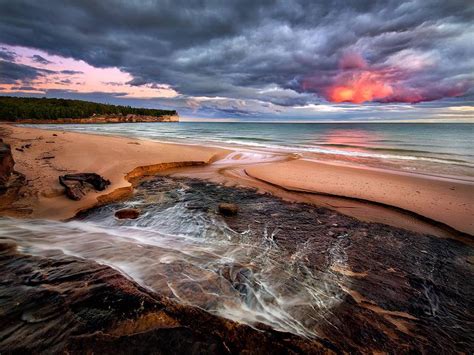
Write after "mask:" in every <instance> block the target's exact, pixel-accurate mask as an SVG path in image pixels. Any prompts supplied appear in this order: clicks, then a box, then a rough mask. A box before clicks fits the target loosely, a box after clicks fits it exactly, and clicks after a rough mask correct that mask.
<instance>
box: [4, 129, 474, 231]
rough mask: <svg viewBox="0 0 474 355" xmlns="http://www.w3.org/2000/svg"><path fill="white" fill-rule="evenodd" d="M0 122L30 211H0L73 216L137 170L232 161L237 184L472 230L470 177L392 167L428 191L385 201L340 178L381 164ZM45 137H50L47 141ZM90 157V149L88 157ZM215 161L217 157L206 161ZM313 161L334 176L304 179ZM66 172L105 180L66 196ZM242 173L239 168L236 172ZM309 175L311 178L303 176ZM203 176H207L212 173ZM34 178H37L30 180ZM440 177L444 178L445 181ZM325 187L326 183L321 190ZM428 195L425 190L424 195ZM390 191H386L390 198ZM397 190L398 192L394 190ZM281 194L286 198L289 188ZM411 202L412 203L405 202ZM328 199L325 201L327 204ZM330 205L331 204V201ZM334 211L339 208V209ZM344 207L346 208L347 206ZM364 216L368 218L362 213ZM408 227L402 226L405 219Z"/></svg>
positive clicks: (219, 169) (379, 177) (118, 189)
mask: <svg viewBox="0 0 474 355" xmlns="http://www.w3.org/2000/svg"><path fill="white" fill-rule="evenodd" d="M0 129H2V130H3V131H7V132H8V131H10V132H9V133H7V134H6V137H5V140H6V142H7V143H10V144H11V145H12V152H13V154H14V159H15V162H16V164H15V170H17V171H19V172H20V173H22V174H24V175H25V176H26V179H27V181H28V184H27V187H26V196H24V197H21V198H20V200H19V201H17V202H16V206H18V205H29V208H31V209H32V212H31V213H29V214H25V215H21V214H20V215H18V214H17V215H15V213H12V212H14V209H15V206H13V209H12V208H10V209H6V210H5V209H3V211H0V214H2V215H9V216H13V217H23V218H45V219H57V220H66V219H69V218H72V217H74V216H75V215H77V213H79V212H81V211H84V210H87V209H89V208H92V207H95V206H97V205H100V204H105V203H109V202H112V201H114V200H116V199H121V198H124V197H126V196H129V195H130V194H131V193H132V191H133V181H132V180H134V179H138V178H140V177H142V176H145V175H152V174H157V173H163V171H165V170H166V172H168V171H174V172H178V174H179V171H180V170H181V173H182V174H185V175H186V174H187V176H190V177H193V175H197V176H198V177H199V173H198V171H199V170H203V171H206V170H207V171H208V172H207V174H208V176H207V177H208V178H209V177H210V175H212V174H214V173H215V174H221V175H225V173H226V171H232V169H233V168H234V170H235V171H237V168H236V167H238V168H239V169H240V170H239V172H238V173H235V171H234V176H233V178H234V180H235V181H236V182H237V184H239V185H242V186H247V187H257V188H258V184H256V182H255V181H253V182H252V181H250V182H249V181H246V180H248V179H249V178H250V179H254V180H260V181H263V182H265V183H268V184H272V185H274V186H275V189H280V190H288V191H290V192H295V193H296V194H301V195H303V194H322V195H325V194H327V195H330V196H333V197H334V198H345V199H354V200H364V201H368V202H372V203H375V204H377V203H379V204H383V205H387V206H388V207H394V208H395V209H396V208H399V209H402V210H404V211H407V212H409V213H414V214H415V215H419V216H421V217H426V218H427V219H429V220H432V221H434V222H439V223H441V224H444V225H446V226H448V227H451V228H453V229H454V230H456V231H459V232H460V233H461V234H468V235H473V234H474V226H473V223H472V222H471V223H469V222H468V221H469V220H470V219H473V218H471V217H474V213H473V211H472V207H470V206H469V205H468V206H464V207H462V204H463V201H464V202H465V200H466V199H469V198H470V197H469V196H472V195H473V194H474V184H472V183H470V182H469V181H464V180H458V179H456V180H454V179H447V178H443V177H438V176H436V177H433V176H431V175H423V174H413V173H407V172H400V174H398V175H402V174H403V176H404V178H402V179H401V180H400V181H396V182H397V184H398V185H397V186H395V191H397V188H399V189H400V188H401V189H403V188H405V187H406V185H407V183H408V184H409V185H410V186H412V187H413V186H415V187H416V188H417V190H415V191H420V193H422V194H423V195H426V196H428V199H426V196H425V200H423V201H421V202H420V201H418V200H419V198H417V196H408V197H405V199H406V201H405V203H403V204H402V205H400V204H399V203H397V201H395V202H394V201H392V200H390V201H389V203H387V201H386V200H384V199H383V198H381V196H379V195H377V196H369V195H370V194H368V192H367V191H365V192H361V191H362V190H361V189H360V188H359V190H360V191H358V193H359V195H357V194H356V193H354V191H356V190H357V186H353V187H352V193H347V186H348V184H349V183H350V180H351V179H353V178H354V176H356V177H357V176H358V174H354V169H356V170H357V169H358V170H357V172H358V173H359V175H360V171H362V172H363V173H362V175H364V174H365V175H367V176H368V177H369V178H370V179H369V180H370V183H369V182H367V184H369V187H376V186H381V185H383V184H385V183H387V181H388V180H390V179H391V180H393V175H394V174H395V172H393V171H391V170H388V169H387V170H386V169H377V170H378V171H377V172H376V173H374V172H373V170H375V169H372V168H355V167H351V166H350V165H349V164H347V165H346V164H340V165H337V164H331V163H328V162H316V161H311V162H309V161H306V160H304V159H297V158H295V157H294V156H290V155H289V154H286V155H285V154H280V155H279V156H280V158H278V159H274V160H271V159H270V161H263V162H258V161H254V162H252V161H250V162H248V161H245V159H243V158H242V157H239V156H238V152H237V151H233V150H232V149H231V148H229V149H225V148H222V147H216V146H202V145H201V146H199V145H194V144H192V145H184V144H176V143H163V142H157V141H151V140H146V139H137V138H126V137H123V136H120V137H117V136H113V135H96V134H90V133H76V132H69V131H53V130H44V129H41V128H30V127H27V128H25V127H18V126H15V125H2V124H0ZM41 137H42V138H41ZM53 141H54V143H51V142H53ZM26 142H31V143H32V144H33V146H32V147H31V148H30V149H29V150H25V151H24V152H19V151H17V150H16V148H18V146H19V145H21V144H24V143H26ZM257 152H258V151H257ZM45 153H48V154H50V156H54V157H53V158H51V159H40V158H41V155H42V154H43V156H44V154H45ZM81 153H82V154H81ZM231 153H234V157H233V158H231V159H229V162H228V165H225V164H224V163H221V162H223V161H224V160H223V159H224V158H225V157H226V156H230V155H229V154H231ZM118 156H120V157H121V160H120V161H118V160H117V158H116V157H118ZM275 156H277V153H275ZM90 157H93V158H92V160H93V161H92V162H91V161H90V160H91V159H90ZM232 160H233V161H232ZM216 161H217V164H212V163H213V162H216ZM104 162H106V163H104ZM220 163H221V164H220ZM219 164H220V165H219ZM196 165H201V168H194V167H193V168H190V166H196ZM214 165H216V166H214ZM84 169H85V170H84ZM193 169H194V170H193ZM321 169H323V170H324V171H325V174H326V176H333V177H337V179H333V180H332V181H331V179H330V180H328V181H327V182H326V184H325V186H324V188H322V187H321V185H319V186H318V185H317V184H314V183H311V181H312V180H313V178H314V177H317V176H318V174H319V175H321ZM68 172H97V173H99V174H100V175H103V176H104V177H105V178H107V179H109V180H111V182H112V185H111V186H110V187H109V188H108V189H106V190H105V191H102V192H89V193H88V194H87V196H86V197H85V198H84V199H83V200H81V201H79V202H77V201H71V200H68V199H67V198H66V197H65V196H64V195H63V193H62V187H60V185H59V183H58V182H57V177H58V176H59V175H62V174H65V173H68ZM186 172H187V173H186ZM290 173H292V174H290ZM243 174H246V175H247V176H243ZM239 175H240V176H239ZM310 175H311V177H312V178H311V179H309V178H308V177H309V176H310ZM211 177H214V178H215V176H211ZM320 178H321V176H320ZM387 178H388V180H387ZM38 180H40V181H39V182H38ZM336 180H340V181H342V182H341V184H342V185H341V186H342V188H343V189H342V190H341V186H339V187H337V183H336ZM444 180H448V182H446V181H444ZM392 183H393V181H392ZM48 184H49V186H48ZM446 184H450V185H453V184H454V187H455V188H454V190H448V191H446V189H443V190H442V191H443V193H444V195H443V196H442V198H441V199H440V198H439V196H438V195H433V193H435V194H436V191H439V186H445V185H446ZM256 185H257V186H256ZM433 186H434V187H435V189H434V192H433V191H432V190H433ZM359 187H360V185H359ZM428 187H429V188H428ZM451 187H452V186H451ZM325 189H326V190H329V193H328V191H325ZM338 189H339V190H338ZM344 189H346V190H344ZM423 189H425V190H423ZM430 189H431V190H430ZM436 189H438V190H436ZM456 189H458V191H456ZM379 190H380V188H379ZM382 190H383V189H382ZM344 191H345V192H344ZM453 191H454V192H453ZM369 192H370V191H369ZM463 192H464V197H463ZM23 193H25V192H23ZM364 193H365V195H364ZM275 194H276V195H280V197H282V196H283V195H284V193H283V191H279V192H277V193H275ZM361 194H362V195H361ZM429 196H431V199H430V198H429ZM395 197H396V196H395V195H394V197H393V198H395ZM397 197H398V198H399V197H400V196H397ZM288 199H290V200H291V196H289V197H288ZM395 199H396V198H395ZM435 200H438V202H437V203H438V205H437V206H438V207H439V205H440V204H442V203H443V202H446V203H447V204H451V206H453V205H454V207H452V209H450V210H449V211H450V213H449V215H447V216H445V217H446V218H445V217H443V216H441V218H439V217H440V216H439V215H435V217H436V218H433V216H432V212H433V211H432V209H433V206H434V205H433V201H435ZM297 202H301V201H297ZM309 202H310V203H313V202H314V201H311V199H310V201H309ZM410 203H411V204H412V205H410ZM420 203H421V205H422V206H421V208H420V206H418V205H420ZM316 204H317V203H316ZM414 204H417V206H418V207H417V208H412V207H413V205H414ZM328 206H329V208H331V205H330V204H328ZM435 207H436V205H435ZM333 209H335V210H338V209H337V208H333ZM338 211H339V212H341V211H340V210H338ZM342 213H344V212H342ZM348 214H349V215H351V214H350V213H348ZM368 219H369V221H370V216H369V218H368ZM376 221H377V220H376ZM408 229H410V228H409V227H408Z"/></svg>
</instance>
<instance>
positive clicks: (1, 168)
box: [0, 139, 15, 190]
mask: <svg viewBox="0 0 474 355" xmlns="http://www.w3.org/2000/svg"><path fill="white" fill-rule="evenodd" d="M14 165H15V162H14V160H13V156H12V151H11V148H10V145H8V144H6V143H4V142H3V140H1V139H0V190H4V189H5V188H6V185H7V183H8V180H9V179H10V176H11V174H12V173H13V166H14Z"/></svg>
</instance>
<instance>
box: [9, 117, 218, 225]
mask: <svg viewBox="0 0 474 355" xmlns="http://www.w3.org/2000/svg"><path fill="white" fill-rule="evenodd" d="M0 129H1V130H2V133H3V134H4V140H5V142H7V143H9V144H10V145H11V147H12V153H13V158H14V160H15V170H16V171H18V172H19V173H21V174H23V175H24V176H25V178H26V181H27V184H26V186H24V188H23V189H22V190H21V195H20V196H19V198H18V200H17V201H15V202H14V203H13V204H12V205H10V206H4V209H3V210H2V212H0V213H1V214H3V215H7V216H15V217H27V218H44V219H53V220H64V219H68V218H71V217H74V216H75V215H76V214H77V213H78V212H80V211H82V210H85V209H87V208H91V207H93V206H95V205H97V204H103V203H106V202H108V201H113V200H116V199H119V198H123V197H125V196H128V195H129V194H130V193H131V192H132V183H131V182H130V181H131V180H133V179H134V178H138V177H140V176H143V175H146V174H153V173H156V172H158V171H160V170H163V169H167V168H171V167H179V166H187V165H198V164H205V163H207V162H209V161H210V160H211V159H213V158H214V157H216V156H219V155H221V154H224V153H225V151H224V150H220V149H216V148H207V147H196V146H185V145H174V144H162V143H157V142H151V141H142V140H140V141H138V140H133V139H127V138H119V137H104V136H98V135H89V134H78V133H71V132H63V131H46V130H41V129H35V128H22V127H15V126H11V125H1V126H0ZM26 144H31V147H30V148H23V149H22V148H21V146H24V145H26ZM18 149H21V150H22V151H20V150H18ZM76 172H95V173H97V174H99V175H101V176H103V177H104V178H106V179H108V180H110V182H111V185H110V186H109V187H108V188H107V189H106V190H104V191H100V192H98V191H90V192H89V193H88V194H87V195H86V196H85V197H84V198H83V199H82V200H80V201H72V200H70V199H68V198H67V197H66V196H65V195H64V188H63V187H62V186H61V185H60V184H59V181H58V177H59V176H60V175H64V174H68V173H76Z"/></svg>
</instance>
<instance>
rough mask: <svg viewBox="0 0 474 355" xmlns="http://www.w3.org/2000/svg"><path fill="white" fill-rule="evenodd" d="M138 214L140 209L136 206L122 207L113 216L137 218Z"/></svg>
mask: <svg viewBox="0 0 474 355" xmlns="http://www.w3.org/2000/svg"><path fill="white" fill-rule="evenodd" d="M138 216H140V211H139V210H137V209H136V208H124V209H123V210H118V211H117V212H115V217H117V218H118V219H137V218H138Z"/></svg>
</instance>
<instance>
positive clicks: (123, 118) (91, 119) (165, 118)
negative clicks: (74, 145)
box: [0, 115, 179, 124]
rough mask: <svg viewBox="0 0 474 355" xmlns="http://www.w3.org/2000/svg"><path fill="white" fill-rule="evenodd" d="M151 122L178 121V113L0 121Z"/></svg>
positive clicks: (34, 122) (30, 122)
mask: <svg viewBox="0 0 474 355" xmlns="http://www.w3.org/2000/svg"><path fill="white" fill-rule="evenodd" d="M139 122H141V123H144V122H146V123H151V122H179V116H178V115H164V116H159V117H156V116H144V115H126V116H120V115H117V116H115V115H106V116H93V117H88V118H57V119H49V120H48V119H30V118H28V119H19V120H16V121H15V122H0V124H11V123H14V124H100V123H139Z"/></svg>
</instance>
